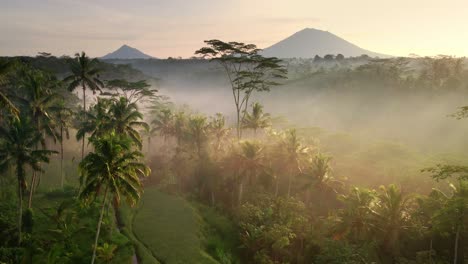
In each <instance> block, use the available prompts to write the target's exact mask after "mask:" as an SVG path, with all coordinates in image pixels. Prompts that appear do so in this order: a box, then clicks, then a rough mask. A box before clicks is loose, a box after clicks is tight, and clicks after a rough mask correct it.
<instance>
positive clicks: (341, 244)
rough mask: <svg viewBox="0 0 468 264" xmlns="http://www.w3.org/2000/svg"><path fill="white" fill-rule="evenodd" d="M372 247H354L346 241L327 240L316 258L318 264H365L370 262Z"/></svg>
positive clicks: (315, 261) (364, 245)
mask: <svg viewBox="0 0 468 264" xmlns="http://www.w3.org/2000/svg"><path fill="white" fill-rule="evenodd" d="M369 252H372V245H369V244H361V245H352V244H349V243H347V242H346V241H333V240H327V241H326V243H325V244H324V245H323V246H322V249H321V251H320V253H319V254H318V255H317V256H316V257H315V258H314V263H317V264H341V263H346V264H364V263H370V262H369Z"/></svg>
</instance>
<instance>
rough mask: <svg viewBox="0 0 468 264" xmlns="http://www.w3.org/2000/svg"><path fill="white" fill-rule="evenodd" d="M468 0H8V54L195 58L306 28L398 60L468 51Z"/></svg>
mask: <svg viewBox="0 0 468 264" xmlns="http://www.w3.org/2000/svg"><path fill="white" fill-rule="evenodd" d="M467 25H468V1H467V0H445V1H440V0H327V1H323V0H319V1H317V0H287V1H286V0H281V1H275V0H269V1H267V0H222V1H220V0H170V1H163V0H132V1H130V0H0V36H2V37H1V38H0V56H16V55H36V54H37V52H50V53H52V54H53V55H56V56H61V55H72V54H74V53H76V52H78V51H86V52H87V53H88V54H89V55H90V56H96V57H97V56H103V55H105V54H107V53H109V52H112V51H114V50H116V49H117V48H119V47H120V46H122V45H123V44H127V45H129V46H132V47H135V48H137V49H139V50H141V51H143V52H145V53H147V54H149V55H151V56H154V57H158V58H166V57H169V56H172V57H178V56H181V57H184V58H185V57H190V56H192V55H193V54H194V51H195V50H197V49H198V48H200V47H202V46H203V40H207V39H215V38H216V39H221V40H224V41H241V42H245V43H254V44H256V45H257V46H258V47H260V48H266V47H268V46H270V45H272V44H274V43H276V42H278V41H280V40H282V39H284V38H286V37H288V36H290V35H292V34H293V33H295V32H297V31H300V30H302V29H304V28H316V29H321V30H327V31H329V32H331V33H333V34H335V35H338V36H340V37H342V38H344V39H346V40H348V41H350V42H352V43H354V44H356V45H358V46H360V47H361V48H364V49H368V50H371V51H374V52H379V53H384V54H390V55H395V56H407V55H409V54H418V55H421V56H435V55H438V54H445V55H453V56H468V29H467Z"/></svg>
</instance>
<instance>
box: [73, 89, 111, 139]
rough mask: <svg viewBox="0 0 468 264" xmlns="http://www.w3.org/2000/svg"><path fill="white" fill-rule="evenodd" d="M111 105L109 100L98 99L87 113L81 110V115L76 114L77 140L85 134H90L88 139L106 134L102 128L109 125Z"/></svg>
mask: <svg viewBox="0 0 468 264" xmlns="http://www.w3.org/2000/svg"><path fill="white" fill-rule="evenodd" d="M111 103H112V101H111V100H110V99H104V98H98V101H97V103H96V104H95V105H93V106H92V107H91V108H90V109H89V111H83V110H82V112H81V114H78V118H79V121H78V125H77V128H78V131H77V132H76V139H77V140H81V139H83V138H84V137H85V136H86V134H90V137H99V136H101V135H102V133H105V132H108V131H105V130H104V129H103V128H104V127H105V126H107V124H108V123H110V119H111V117H110V114H109V108H110V105H111Z"/></svg>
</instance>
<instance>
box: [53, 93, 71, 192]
mask: <svg viewBox="0 0 468 264" xmlns="http://www.w3.org/2000/svg"><path fill="white" fill-rule="evenodd" d="M72 116H73V111H72V110H71V109H70V108H68V107H66V106H65V102H64V101H63V100H62V101H60V102H59V105H58V106H57V107H56V109H55V112H54V118H55V121H56V122H57V126H58V129H59V136H58V139H59V141H60V176H61V177H60V179H61V180H60V186H61V187H62V188H63V183H64V178H65V177H64V173H63V141H64V139H65V138H66V139H70V132H69V128H70V126H71V119H72Z"/></svg>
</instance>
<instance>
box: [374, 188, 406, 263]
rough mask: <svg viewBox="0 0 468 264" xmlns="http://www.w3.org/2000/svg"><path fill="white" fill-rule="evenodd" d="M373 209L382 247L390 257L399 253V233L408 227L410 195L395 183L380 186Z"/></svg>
mask: <svg viewBox="0 0 468 264" xmlns="http://www.w3.org/2000/svg"><path fill="white" fill-rule="evenodd" d="M377 198H378V199H377V203H376V207H375V209H374V215H375V220H376V223H375V225H376V228H377V232H378V233H380V234H381V235H382V236H381V238H382V247H383V250H384V251H385V252H386V254H389V255H390V256H391V257H392V258H394V257H396V256H397V255H398V254H399V245H398V242H399V241H400V233H401V231H403V230H406V229H408V228H409V221H410V220H411V218H410V217H411V212H410V210H411V206H412V201H413V199H412V197H411V196H407V195H405V194H404V193H403V192H402V191H401V190H400V188H398V187H397V186H396V185H393V184H391V185H389V186H388V187H385V186H380V193H379V194H378V195H377Z"/></svg>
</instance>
